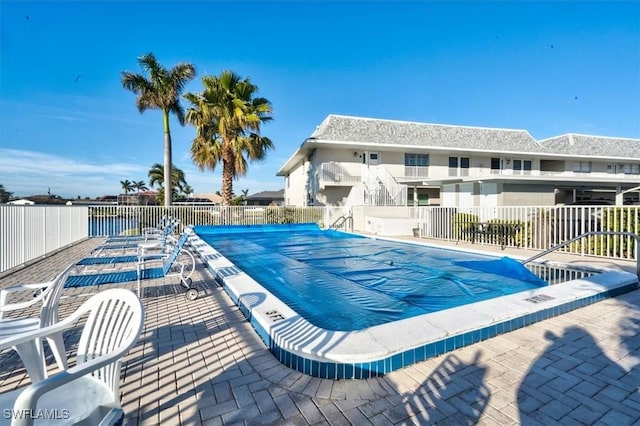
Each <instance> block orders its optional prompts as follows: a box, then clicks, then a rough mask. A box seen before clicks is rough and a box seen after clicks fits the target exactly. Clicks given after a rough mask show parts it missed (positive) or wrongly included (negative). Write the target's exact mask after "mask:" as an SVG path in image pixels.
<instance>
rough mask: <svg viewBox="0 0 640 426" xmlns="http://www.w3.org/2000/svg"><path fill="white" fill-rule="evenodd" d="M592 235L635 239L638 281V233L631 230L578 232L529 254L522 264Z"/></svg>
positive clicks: (639, 274)
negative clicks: (533, 253) (543, 249)
mask: <svg viewBox="0 0 640 426" xmlns="http://www.w3.org/2000/svg"><path fill="white" fill-rule="evenodd" d="M592 235H616V236H627V237H631V238H635V240H636V276H637V277H638V281H640V235H638V234H634V233H633V232H628V231H590V232H585V233H584V234H580V235H578V236H577V237H574V238H571V239H570V240H567V241H564V242H562V243H560V244H558V245H555V246H553V247H551V248H548V249H546V250H545V251H543V252H541V253H538V254H536V255H535V256H531V257H530V258H528V259H525V260H523V261H522V264H523V265H524V264H527V263H529V262H531V261H532V260H536V259H538V258H540V257H542V256H545V255H547V254H549V253H551V252H554V251H556V250H558V249H561V248H562V247H564V246H567V245H569V244H571V243H573V242H576V241H578V240H581V239H583V238H584V237H589V236H592Z"/></svg>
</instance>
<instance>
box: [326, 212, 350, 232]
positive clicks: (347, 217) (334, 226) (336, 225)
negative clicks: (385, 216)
mask: <svg viewBox="0 0 640 426" xmlns="http://www.w3.org/2000/svg"><path fill="white" fill-rule="evenodd" d="M347 221H349V223H350V225H351V227H350V230H351V229H353V216H352V215H351V214H348V215H346V214H344V215H342V216H340V217H339V218H337V219H336V220H335V221H334V222H333V223H332V224H331V226H329V229H336V230H337V229H338V228H340V227H342V225H344V224H345V222H347Z"/></svg>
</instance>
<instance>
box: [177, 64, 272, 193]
mask: <svg viewBox="0 0 640 426" xmlns="http://www.w3.org/2000/svg"><path fill="white" fill-rule="evenodd" d="M202 84H203V85H204V90H203V91H202V92H201V93H197V94H195V93H187V94H186V95H185V98H186V99H187V100H188V101H189V102H190V103H191V106H190V107H189V109H188V110H187V113H186V120H187V122H189V123H191V124H192V125H194V126H195V128H196V137H195V138H194V140H193V143H192V146H191V158H192V160H193V162H194V163H195V164H196V165H197V166H198V167H199V168H200V170H205V169H210V170H214V169H215V167H216V165H217V164H218V163H220V162H221V163H222V205H224V206H228V205H229V204H230V202H231V199H232V198H233V179H234V178H236V177H238V176H242V175H244V174H246V172H247V161H259V160H263V159H264V158H265V157H266V153H267V151H268V150H270V149H272V148H273V143H272V142H271V140H270V139H269V138H267V137H264V136H261V135H260V126H261V124H262V123H265V122H268V121H271V120H272V117H271V116H270V114H271V112H272V108H271V103H270V102H269V101H268V100H267V99H265V98H260V97H256V94H257V92H258V86H256V85H254V84H252V83H251V82H250V81H249V79H248V78H245V79H242V78H241V77H240V76H238V75H237V74H235V73H234V72H232V71H223V72H222V73H221V74H220V75H219V76H215V77H213V76H205V77H203V78H202Z"/></svg>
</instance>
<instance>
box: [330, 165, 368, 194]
mask: <svg viewBox="0 0 640 426" xmlns="http://www.w3.org/2000/svg"><path fill="white" fill-rule="evenodd" d="M361 173H362V165H361V164H359V163H334V162H331V163H322V164H321V165H320V186H321V187H322V188H324V187H327V186H353V185H356V184H358V183H360V182H361V181H362V177H361Z"/></svg>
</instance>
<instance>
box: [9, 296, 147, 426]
mask: <svg viewBox="0 0 640 426" xmlns="http://www.w3.org/2000/svg"><path fill="white" fill-rule="evenodd" d="M87 314H88V316H87ZM84 317H86V318H87V319H86V323H85V325H84V327H83V329H82V334H81V336H80V341H79V343H78V350H77V355H76V363H75V366H73V367H71V368H69V369H67V370H64V371H60V372H58V373H55V374H52V375H51V376H50V377H48V378H46V379H44V380H42V381H40V382H38V383H34V384H31V385H30V386H27V387H25V388H21V389H17V390H15V391H11V392H7V393H3V394H0V407H3V408H5V409H8V410H5V412H8V413H10V414H11V415H9V416H0V424H4V423H2V422H3V421H4V422H9V421H10V422H11V425H13V426H30V425H32V424H33V422H34V420H36V419H35V418H37V420H38V424H49V423H51V424H56V425H59V424H87V425H98V424H114V423H118V422H119V421H121V420H122V418H123V416H124V412H123V411H122V406H121V402H120V369H121V364H122V357H123V356H124V355H125V354H126V353H127V352H129V350H130V349H131V347H133V345H134V344H135V343H136V341H137V340H138V337H139V336H140V333H141V332H142V328H143V325H144V308H143V306H142V303H141V302H140V299H139V298H138V297H137V296H136V295H135V293H133V292H132V291H130V290H126V289H121V288H116V289H108V290H104V291H102V292H100V293H97V294H95V295H93V296H92V297H91V298H89V299H88V300H86V301H85V302H84V303H83V304H82V305H81V306H80V307H79V308H78V309H77V310H76V311H75V312H74V313H72V314H71V315H70V316H68V317H67V318H65V319H63V320H62V321H60V322H59V323H57V324H54V325H51V326H49V327H45V328H42V329H39V330H36V331H33V332H31V333H27V334H24V335H22V336H16V337H15V339H14V340H15V342H16V343H24V342H27V341H30V340H34V339H40V338H43V337H46V336H49V335H51V334H56V333H60V332H62V331H64V330H68V329H71V328H74V327H76V326H77V324H78V320H80V319H81V318H84ZM11 417H13V418H12V419H11ZM34 417H35V418H34ZM101 422H102V423H101Z"/></svg>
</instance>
